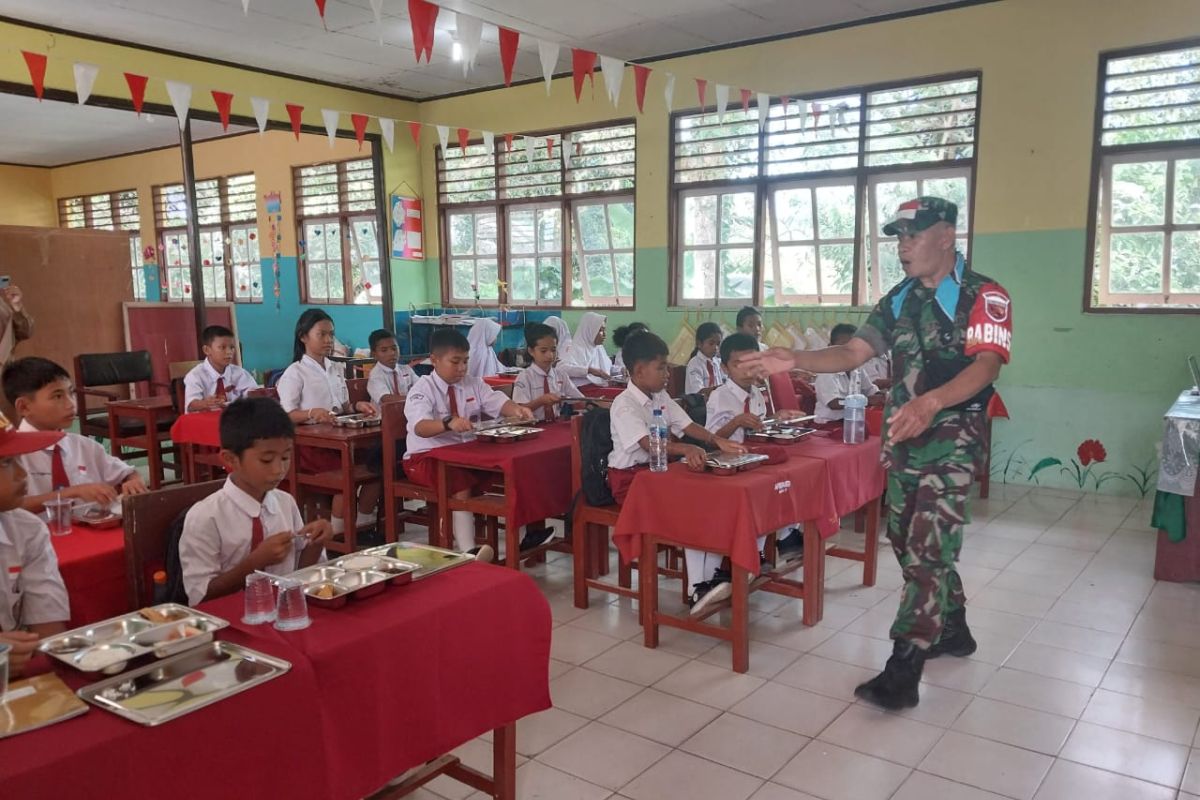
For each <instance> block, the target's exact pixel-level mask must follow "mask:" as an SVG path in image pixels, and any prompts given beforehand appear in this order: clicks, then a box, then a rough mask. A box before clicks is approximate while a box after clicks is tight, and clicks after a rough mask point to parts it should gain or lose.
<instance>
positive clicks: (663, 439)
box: [650, 408, 668, 472]
mask: <svg viewBox="0 0 1200 800" xmlns="http://www.w3.org/2000/svg"><path fill="white" fill-rule="evenodd" d="M667 436H668V433H667V423H666V420H664V419H663V412H662V409H661V408H656V409H654V419H653V421H651V423H650V471H651V472H666V471H667Z"/></svg>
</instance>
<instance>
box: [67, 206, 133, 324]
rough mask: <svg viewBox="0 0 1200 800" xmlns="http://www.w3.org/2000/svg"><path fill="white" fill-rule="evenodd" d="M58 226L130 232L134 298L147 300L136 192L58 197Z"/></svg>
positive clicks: (131, 280)
mask: <svg viewBox="0 0 1200 800" xmlns="http://www.w3.org/2000/svg"><path fill="white" fill-rule="evenodd" d="M58 224H59V226H60V227H63V228H93V229H96V230H109V231H112V230H119V231H131V232H132V233H131V235H130V237H129V270H130V283H131V285H132V287H133V298H134V299H135V300H145V299H146V274H145V272H143V270H142V264H143V262H142V237H141V235H140V234H139V233H138V231H139V230H140V229H141V225H142V221H141V213H140V211H139V209H138V193H137V190H136V189H125V190H123V191H118V192H105V193H101V194H93V195H85V196H81V197H62V198H59V201H58Z"/></svg>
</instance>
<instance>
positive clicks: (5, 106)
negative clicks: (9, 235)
mask: <svg viewBox="0 0 1200 800" xmlns="http://www.w3.org/2000/svg"><path fill="white" fill-rule="evenodd" d="M248 130H252V129H251V128H241V127H238V126H236V125H230V126H229V131H230V133H234V132H243V131H248ZM222 135H224V132H223V131H222V130H221V124H220V123H218V122H204V121H197V120H192V138H193V139H195V140H197V141H199V140H202V139H211V138H213V137H216V136H222ZM178 144H179V123H178V122H177V121H176V119H175V117H174V116H171V117H162V116H155V115H153V114H142V115H141V117H139V116H138V115H137V114H134V113H133V112H132V111H119V110H116V109H111V108H101V107H99V106H79V105H76V104H74V103H59V102H54V101H52V100H46V101H44V102H41V103H39V102H38V101H37V100H36V99H34V98H32V97H24V96H20V95H14V94H3V93H0V162H3V163H8V164H27V165H29V166H38V167H54V166H60V165H62V164H71V163H74V162H76V161H89V160H91V159H94V158H107V157H108V156H115V155H121V154H124V153H135V152H138V151H140V150H149V149H151V148H155V147H171V146H177V145H178Z"/></svg>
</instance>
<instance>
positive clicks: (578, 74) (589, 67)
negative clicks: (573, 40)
mask: <svg viewBox="0 0 1200 800" xmlns="http://www.w3.org/2000/svg"><path fill="white" fill-rule="evenodd" d="M595 71H596V54H595V53H593V52H592V51H591V50H580V49H579V48H578V47H572V48H571V74H572V75H573V76H574V78H575V102H576V103H578V102H579V94H580V92H582V91H583V79H584V77H587V79H588V80H590V81H591V82H592V90H593V91H595V89H596V78H595V76H594V75H593V73H594V72H595Z"/></svg>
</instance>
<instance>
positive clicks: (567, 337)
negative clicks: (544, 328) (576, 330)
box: [546, 317, 594, 350]
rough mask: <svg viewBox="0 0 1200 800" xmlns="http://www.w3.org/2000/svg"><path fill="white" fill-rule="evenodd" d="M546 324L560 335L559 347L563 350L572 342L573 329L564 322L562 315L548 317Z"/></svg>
mask: <svg viewBox="0 0 1200 800" xmlns="http://www.w3.org/2000/svg"><path fill="white" fill-rule="evenodd" d="M546 324H547V325H549V326H550V327H551V328H553V329H554V333H555V335H557V336H558V349H560V350H561V349H562V348H564V347H566V346H567V345H568V344H570V343H571V329H570V328H568V327H567V323H565V322H563V320H562V317H546ZM593 338H594V337H593Z"/></svg>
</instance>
